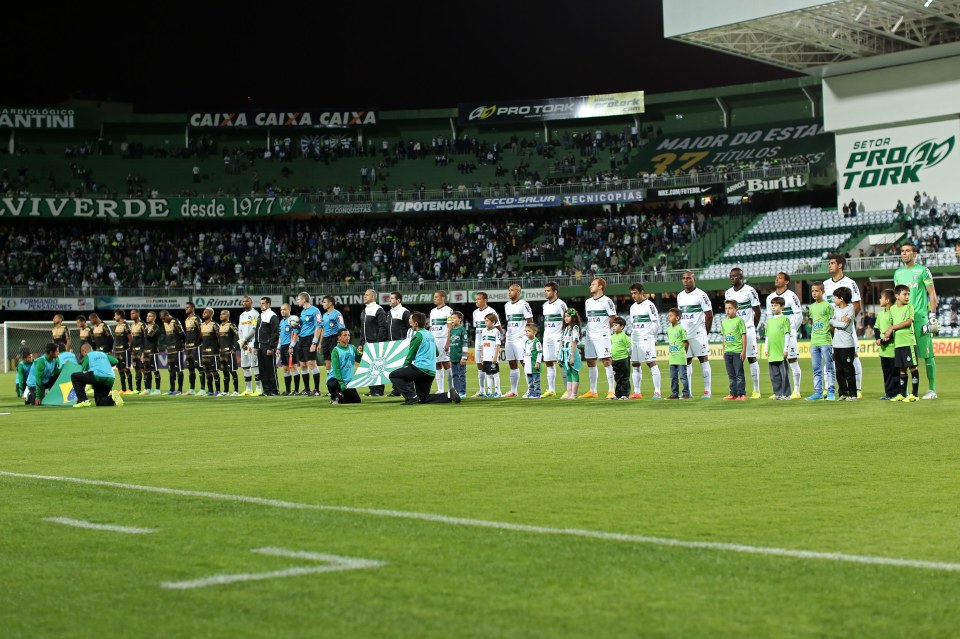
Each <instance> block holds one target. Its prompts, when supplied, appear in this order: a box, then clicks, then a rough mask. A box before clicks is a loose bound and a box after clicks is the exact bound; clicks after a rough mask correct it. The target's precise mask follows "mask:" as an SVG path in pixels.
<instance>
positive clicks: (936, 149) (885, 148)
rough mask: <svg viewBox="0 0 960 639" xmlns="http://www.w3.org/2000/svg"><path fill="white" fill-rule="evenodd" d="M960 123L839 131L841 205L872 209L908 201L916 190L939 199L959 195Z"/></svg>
mask: <svg viewBox="0 0 960 639" xmlns="http://www.w3.org/2000/svg"><path fill="white" fill-rule="evenodd" d="M958 138H960V121H958V120H957V119H956V118H951V119H949V120H941V121H938V122H929V123H925V124H914V125H905V126H898V127H889V128H886V129H876V130H873V131H866V132H860V133H845V134H838V135H837V171H838V172H839V174H840V175H839V179H838V185H837V186H838V191H839V202H840V205H841V206H842V204H843V203H844V202H849V201H850V200H851V199H853V200H856V201H857V202H858V203H861V202H862V203H864V206H865V207H866V208H867V209H868V210H874V209H885V208H892V206H893V205H894V204H896V202H897V200H902V201H904V202H909V201H911V200H912V199H913V195H914V193H915V192H917V191H921V192H923V191H926V192H927V193H929V194H931V195H936V196H937V198H938V200H939V201H941V202H956V201H957V199H958V198H960V184H958V180H957V176H958V175H960V151H957V150H956V147H957V141H958Z"/></svg>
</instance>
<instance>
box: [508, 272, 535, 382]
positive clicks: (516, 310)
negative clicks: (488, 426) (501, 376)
mask: <svg viewBox="0 0 960 639" xmlns="http://www.w3.org/2000/svg"><path fill="white" fill-rule="evenodd" d="M507 297H508V298H509V300H508V301H507V303H506V304H505V305H504V307H503V319H504V321H506V323H507V337H506V345H505V348H504V351H506V357H507V363H508V364H509V365H510V392H509V393H507V394H506V395H504V397H516V396H517V392H518V386H519V385H520V368H519V365H520V360H522V359H523V347H524V344H526V343H527V334H526V333H525V332H524V329H526V327H527V324H533V310H532V309H531V308H530V304H529V303H528V302H527V301H526V300H522V299H520V285H519V284H511V285H510V286H509V287H508V288H507Z"/></svg>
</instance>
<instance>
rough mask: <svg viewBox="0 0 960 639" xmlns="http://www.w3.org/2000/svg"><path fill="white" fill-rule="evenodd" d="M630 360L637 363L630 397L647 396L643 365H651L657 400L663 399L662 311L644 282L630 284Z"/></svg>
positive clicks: (634, 368)
mask: <svg viewBox="0 0 960 639" xmlns="http://www.w3.org/2000/svg"><path fill="white" fill-rule="evenodd" d="M630 297H632V298H633V305H632V306H631V307H630V324H631V326H632V327H633V331H632V332H631V333H630V363H631V364H632V365H633V367H632V368H631V370H632V371H633V375H632V377H633V393H631V394H630V399H643V393H642V392H641V391H640V383H641V382H642V381H643V364H646V365H647V366H649V367H650V376H651V377H652V378H653V399H660V367H659V366H657V333H658V332H659V331H660V313H659V312H658V311H657V305H656V304H654V303H653V300H652V299H648V298H647V294H646V293H644V292H643V284H640V283H639V282H637V283H636V284H631V285H630Z"/></svg>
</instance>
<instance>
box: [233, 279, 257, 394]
mask: <svg viewBox="0 0 960 639" xmlns="http://www.w3.org/2000/svg"><path fill="white" fill-rule="evenodd" d="M259 321H260V312H259V311H257V310H254V308H253V298H251V297H250V296H249V295H244V296H243V312H242V313H240V320H239V321H238V322H237V338H238V340H239V342H240V366H241V368H243V379H244V381H245V382H246V383H247V390H245V391H244V392H243V393H241V395H261V394H263V387H262V386H261V385H260V366H259V364H258V360H257V349H256V348H255V344H254V342H255V341H256V337H257V322H259ZM251 372H252V377H253V380H254V381H253V388H252V389H251V388H250V379H251Z"/></svg>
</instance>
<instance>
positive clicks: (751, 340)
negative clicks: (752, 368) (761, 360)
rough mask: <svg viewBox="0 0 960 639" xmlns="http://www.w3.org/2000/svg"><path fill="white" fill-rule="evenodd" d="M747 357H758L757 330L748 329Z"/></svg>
mask: <svg viewBox="0 0 960 639" xmlns="http://www.w3.org/2000/svg"><path fill="white" fill-rule="evenodd" d="M747 357H757V329H755V328H751V327H749V326H748V327H747Z"/></svg>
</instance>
